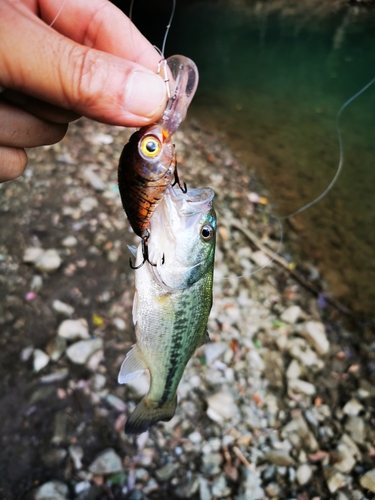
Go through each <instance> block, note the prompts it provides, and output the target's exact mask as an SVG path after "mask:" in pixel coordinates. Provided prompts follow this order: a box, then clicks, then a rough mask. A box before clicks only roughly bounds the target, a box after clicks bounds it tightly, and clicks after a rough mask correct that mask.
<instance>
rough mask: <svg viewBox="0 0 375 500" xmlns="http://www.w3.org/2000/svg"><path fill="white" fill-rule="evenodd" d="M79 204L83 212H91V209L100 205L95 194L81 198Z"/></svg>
mask: <svg viewBox="0 0 375 500" xmlns="http://www.w3.org/2000/svg"><path fill="white" fill-rule="evenodd" d="M79 206H80V208H81V210H82V211H83V212H91V210H93V209H94V208H96V207H97V206H98V200H97V199H96V198H94V197H93V196H87V197H86V198H83V200H81V203H80V204H79Z"/></svg>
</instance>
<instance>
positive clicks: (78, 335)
mask: <svg viewBox="0 0 375 500" xmlns="http://www.w3.org/2000/svg"><path fill="white" fill-rule="evenodd" d="M57 335H58V336H59V337H62V338H64V339H67V340H79V339H80V340H86V339H89V338H90V335H89V328H88V324H87V321H86V320H85V319H84V318H81V319H66V320H64V321H63V322H62V323H60V326H59V328H58V330H57Z"/></svg>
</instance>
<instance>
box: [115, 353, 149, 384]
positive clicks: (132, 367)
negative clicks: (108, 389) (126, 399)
mask: <svg viewBox="0 0 375 500" xmlns="http://www.w3.org/2000/svg"><path fill="white" fill-rule="evenodd" d="M145 370H147V365H146V363H145V362H144V361H143V359H142V355H141V352H140V350H139V347H138V346H137V344H135V345H133V347H132V348H131V350H130V351H129V352H128V353H127V355H126V357H125V359H124V361H123V362H122V365H121V368H120V373H119V375H118V383H119V384H126V383H127V382H129V381H130V380H133V379H134V378H137V377H139V376H140V375H142V373H143V372H144V371H145Z"/></svg>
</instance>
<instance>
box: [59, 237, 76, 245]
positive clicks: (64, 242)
mask: <svg viewBox="0 0 375 500" xmlns="http://www.w3.org/2000/svg"><path fill="white" fill-rule="evenodd" d="M77 243H78V240H77V238H76V237H75V236H73V235H70V236H67V237H66V238H64V239H63V240H62V242H61V244H62V245H63V246H64V247H67V248H72V247H75V246H77Z"/></svg>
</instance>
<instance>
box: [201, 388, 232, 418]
mask: <svg viewBox="0 0 375 500" xmlns="http://www.w3.org/2000/svg"><path fill="white" fill-rule="evenodd" d="M207 404H208V409H207V415H208V416H209V417H210V419H211V420H213V421H214V422H222V421H223V420H226V419H230V418H232V417H233V416H234V415H235V413H236V410H237V405H236V403H235V401H234V399H233V396H232V395H231V394H229V393H227V392H217V393H216V394H214V395H212V396H210V397H208V398H207Z"/></svg>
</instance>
